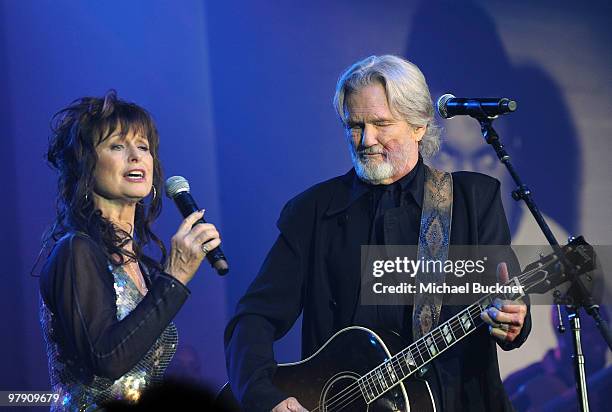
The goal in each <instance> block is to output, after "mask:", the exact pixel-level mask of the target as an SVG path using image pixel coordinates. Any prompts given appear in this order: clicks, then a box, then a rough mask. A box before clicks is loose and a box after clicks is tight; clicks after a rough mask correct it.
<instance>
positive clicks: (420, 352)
mask: <svg viewBox="0 0 612 412" xmlns="http://www.w3.org/2000/svg"><path fill="white" fill-rule="evenodd" d="M561 251H562V253H561V256H562V257H561V258H560V257H559V256H558V255H557V254H555V253H552V254H550V255H548V256H545V257H542V258H541V259H539V260H538V261H536V262H533V263H531V264H530V265H528V266H527V267H526V268H525V270H524V271H523V272H522V273H521V274H520V275H518V276H516V277H513V278H511V280H510V281H509V282H508V283H507V284H506V285H515V286H521V287H522V293H515V294H489V295H486V296H484V297H482V298H481V299H479V300H478V301H477V302H475V303H474V304H472V305H470V306H469V307H467V308H465V309H464V310H462V311H461V312H459V313H457V314H456V315H455V316H453V317H452V318H450V319H449V320H447V321H445V322H444V323H442V324H441V325H439V326H438V327H437V328H435V329H433V330H432V331H431V332H429V333H428V334H426V335H424V336H423V337H421V338H420V339H418V340H417V341H415V342H413V343H412V344H410V345H409V346H407V347H406V346H405V344H403V341H402V339H401V338H400V337H399V336H398V335H397V334H393V333H388V332H374V331H372V330H370V329H367V328H364V327H359V326H351V327H348V328H345V329H342V330H340V331H338V332H337V333H336V334H335V335H334V336H332V337H331V338H330V339H329V340H328V341H327V342H326V343H325V344H324V345H323V346H322V347H321V348H319V350H318V351H317V352H316V353H314V354H313V355H312V356H310V357H308V358H307V359H304V360H302V361H300V362H295V363H285V364H280V365H278V369H277V371H276V373H275V375H274V377H273V383H274V385H276V386H277V387H278V388H280V389H281V390H282V391H283V392H284V393H286V394H288V395H289V396H294V397H295V398H297V399H298V401H299V402H300V403H301V404H302V405H303V406H304V407H305V408H306V409H308V410H309V411H311V412H313V411H317V412H332V411H371V412H378V411H405V412H408V411H424V412H430V411H431V412H434V411H435V410H436V408H435V403H434V401H433V396H432V393H431V390H430V388H429V385H428V384H427V382H426V381H425V380H423V379H419V378H418V377H417V375H418V373H419V371H421V370H422V368H423V367H424V366H426V365H427V364H428V363H429V362H431V361H432V360H433V359H435V358H436V357H438V356H439V355H440V354H441V353H443V352H444V351H446V350H448V349H450V348H451V347H452V346H453V345H455V344H456V343H457V342H459V341H461V340H462V339H464V338H465V337H466V336H468V335H469V334H470V333H472V332H474V331H475V330H476V329H477V328H478V327H480V326H481V325H483V324H484V322H483V321H482V320H481V319H480V313H481V312H482V311H483V310H485V309H486V308H488V307H489V306H491V304H492V303H493V301H494V300H495V299H496V298H500V299H504V300H512V301H515V300H518V299H520V298H521V297H523V296H525V294H527V293H536V294H542V293H546V292H548V291H549V290H551V289H553V288H555V287H557V286H559V285H561V284H563V283H565V282H567V281H569V280H571V279H572V278H573V277H574V276H576V275H580V274H583V273H586V272H589V271H591V270H593V269H594V267H595V263H594V259H595V255H594V252H593V248H592V247H591V246H590V245H588V244H587V243H586V242H585V240H584V239H583V238H582V237H578V238H575V239H573V240H572V241H571V242H570V243H569V244H568V245H566V246H564V247H563V248H561ZM568 265H569V266H570V267H571V269H570V270H567V268H566V266H568ZM568 272H569V273H568ZM570 273H571V274H570ZM507 289H511V288H507ZM513 289H514V290H519V289H521V288H513ZM408 378H410V379H408ZM405 380H407V382H404V381H405ZM218 402H219V404H221V405H224V406H225V407H226V408H227V407H229V408H231V409H232V410H240V408H239V406H238V403H237V401H236V400H235V398H234V396H233V394H232V393H231V389H230V387H229V383H227V384H225V386H224V387H223V388H222V389H221V392H220V394H219V396H218Z"/></svg>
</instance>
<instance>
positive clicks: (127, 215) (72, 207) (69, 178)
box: [40, 91, 221, 411]
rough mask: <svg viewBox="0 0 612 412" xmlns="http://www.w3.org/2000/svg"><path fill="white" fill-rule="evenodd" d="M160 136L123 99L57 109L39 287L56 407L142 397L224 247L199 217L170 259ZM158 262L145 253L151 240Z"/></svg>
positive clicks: (176, 241)
mask: <svg viewBox="0 0 612 412" xmlns="http://www.w3.org/2000/svg"><path fill="white" fill-rule="evenodd" d="M158 146H159V136H158V134H157V130H156V127H155V124H154V123H153V120H152V119H151V117H150V115H149V114H148V113H147V112H146V111H145V110H144V109H142V108H141V107H139V106H137V105H135V104H133V103H128V102H125V101H123V100H120V99H118V98H117V96H116V93H115V92H114V91H110V92H108V93H107V94H106V96H104V98H94V97H85V98H82V99H79V100H76V101H74V102H73V103H72V104H71V105H70V106H68V107H66V108H65V109H63V110H61V111H59V112H58V113H57V114H56V115H55V116H54V119H53V135H52V137H51V139H50V144H49V149H48V153H47V158H48V160H49V163H50V164H51V166H52V167H53V168H54V169H56V170H57V171H58V173H59V179H58V196H57V216H56V218H55V222H54V224H53V225H52V227H51V229H50V230H49V232H48V233H47V235H46V237H45V242H46V243H50V244H53V245H54V246H53V250H52V251H51V253H50V255H49V257H48V259H47V261H46V263H45V265H44V267H43V269H42V273H41V278H40V293H41V305H40V319H41V325H42V329H43V333H44V337H45V341H46V344H47V354H48V358H49V373H50V378H51V385H52V388H53V391H54V392H55V393H58V394H59V395H60V398H59V401H58V402H57V403H56V404H54V405H53V406H52V409H61V410H79V411H82V410H87V411H89V410H94V409H97V408H98V407H99V406H100V405H101V404H103V403H104V402H106V401H111V400H116V399H126V400H130V401H136V400H138V398H139V396H140V394H141V392H142V391H143V390H144V389H145V388H147V387H148V386H149V385H150V384H152V383H157V382H159V381H160V380H161V379H162V377H163V374H164V370H165V369H166V367H167V366H168V364H169V363H170V360H171V359H172V356H173V355H174V352H175V351H176V345H177V331H176V327H175V326H174V324H173V323H172V319H173V318H174V316H175V315H176V314H177V312H178V311H179V310H180V308H181V306H182V305H183V303H184V302H185V300H186V299H187V297H188V296H189V294H190V292H189V290H188V289H187V287H186V285H187V283H189V281H190V280H191V279H192V278H193V276H194V275H195V272H196V270H197V269H198V267H199V266H200V263H201V262H202V259H203V258H204V256H205V254H206V253H207V252H208V251H209V250H212V249H213V248H215V247H217V246H218V245H219V244H220V242H221V241H220V239H219V233H218V232H217V230H216V229H215V227H214V226H213V225H211V224H198V225H195V226H193V227H192V225H193V224H194V223H195V222H196V221H197V220H198V219H200V218H201V217H202V215H203V212H202V211H201V212H196V213H193V214H192V215H191V216H189V217H187V218H186V219H185V220H184V221H183V222H182V224H181V225H180V226H179V228H178V230H177V232H176V234H175V235H174V236H173V237H172V241H171V249H170V253H169V255H168V256H167V254H166V250H165V248H164V245H163V244H162V242H161V241H160V240H159V239H158V238H157V236H155V234H154V233H153V232H152V231H151V223H152V222H153V220H154V219H155V218H157V216H158V215H159V212H160V210H161V196H160V193H161V184H162V181H163V180H162V168H161V164H160V161H159V157H158ZM151 241H152V242H153V243H155V244H156V245H157V246H158V247H159V248H160V250H161V262H162V263H161V264H160V263H158V262H156V261H155V260H153V259H152V258H149V257H147V256H145V255H144V253H143V247H144V246H145V245H146V244H147V243H149V242H151Z"/></svg>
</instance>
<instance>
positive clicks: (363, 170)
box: [350, 146, 399, 185]
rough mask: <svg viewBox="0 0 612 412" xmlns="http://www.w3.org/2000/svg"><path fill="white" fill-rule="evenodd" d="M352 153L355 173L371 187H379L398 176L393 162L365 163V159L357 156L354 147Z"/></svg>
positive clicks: (351, 149)
mask: <svg viewBox="0 0 612 412" xmlns="http://www.w3.org/2000/svg"><path fill="white" fill-rule="evenodd" d="M350 151H351V159H352V161H353V167H355V172H356V173H357V176H359V178H360V179H361V180H363V181H364V182H366V183H369V184H371V185H379V184H381V183H382V182H383V181H385V180H388V179H390V178H391V177H393V176H394V175H395V174H396V167H395V166H394V165H393V163H392V162H391V161H389V160H383V162H377V163H376V164H374V162H368V161H364V159H362V158H361V157H360V156H359V155H358V154H357V152H356V151H355V148H354V147H353V146H351V147H350ZM398 160H399V159H398Z"/></svg>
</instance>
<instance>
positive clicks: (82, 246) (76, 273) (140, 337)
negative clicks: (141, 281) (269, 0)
mask: <svg viewBox="0 0 612 412" xmlns="http://www.w3.org/2000/svg"><path fill="white" fill-rule="evenodd" d="M150 286H151V287H150V288H149V291H148V293H147V294H146V295H145V297H144V298H143V299H142V301H141V302H140V303H139V304H138V305H137V306H136V308H135V309H134V310H133V311H132V312H130V313H129V314H128V315H127V316H126V317H125V318H123V319H122V320H118V319H117V306H116V303H115V301H116V294H115V286H114V278H113V274H112V272H111V270H110V268H109V266H108V262H107V259H106V257H105V255H104V254H103V253H101V251H99V249H98V247H97V245H96V244H95V243H93V241H91V240H90V239H88V238H86V237H82V236H80V235H70V236H66V237H65V238H63V239H62V240H61V241H59V242H58V244H57V245H56V246H55V248H54V250H53V253H52V254H51V256H50V257H49V259H48V260H47V263H46V264H45V267H44V268H43V271H42V274H41V279H40V287H41V296H42V298H43V300H44V302H45V303H46V305H47V306H48V307H49V309H50V310H51V311H52V312H53V314H54V315H55V317H56V320H57V321H56V323H55V329H56V330H55V333H56V336H57V338H58V340H60V341H61V343H62V344H61V345H60V346H61V350H62V351H64V353H63V355H64V356H66V357H68V359H72V360H73V361H74V362H75V363H76V364H77V365H78V366H79V369H80V371H81V372H91V373H94V374H96V375H98V376H104V377H108V378H111V379H117V378H119V377H121V376H122V375H124V374H125V373H126V372H128V371H129V370H130V369H132V368H133V367H134V366H135V365H136V363H138V361H139V360H140V359H141V358H142V357H143V356H144V355H145V354H146V353H147V351H148V350H149V349H150V348H151V346H152V345H153V343H154V342H155V341H156V340H157V338H158V337H159V336H160V335H161V333H162V332H163V331H164V329H165V328H166V327H167V326H168V324H169V323H170V321H171V320H172V319H173V318H174V316H175V315H176V313H177V312H178V311H179V309H180V308H181V306H182V305H183V303H184V302H185V300H186V299H187V297H188V296H189V294H190V292H189V290H188V289H187V288H186V287H185V286H184V285H183V284H182V283H181V282H179V281H178V280H176V279H175V278H173V277H172V276H170V275H167V274H165V273H159V274H157V275H156V276H155V277H154V278H153V279H152V282H151V285H150Z"/></svg>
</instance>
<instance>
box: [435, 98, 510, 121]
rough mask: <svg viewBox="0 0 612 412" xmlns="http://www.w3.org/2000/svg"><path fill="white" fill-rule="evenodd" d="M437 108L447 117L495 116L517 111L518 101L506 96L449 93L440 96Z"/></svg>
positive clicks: (441, 114)
mask: <svg viewBox="0 0 612 412" xmlns="http://www.w3.org/2000/svg"><path fill="white" fill-rule="evenodd" d="M436 108H437V109H438V113H439V114H440V116H442V117H443V118H445V119H450V118H451V117H453V116H462V115H467V116H472V117H475V118H483V117H488V118H495V117H497V116H500V115H502V114H506V113H511V112H513V111H515V110H516V102H515V101H514V100H510V99H508V98H506V97H502V98H499V97H455V96H453V95H452V94H450V93H447V94H445V95H442V96H440V98H439V99H438V102H437V103H436Z"/></svg>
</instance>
